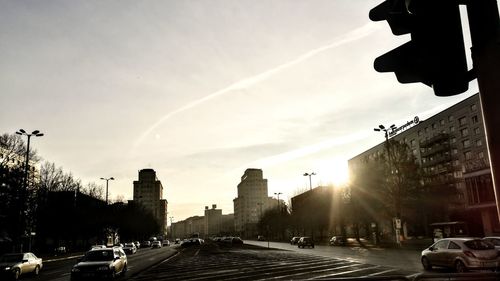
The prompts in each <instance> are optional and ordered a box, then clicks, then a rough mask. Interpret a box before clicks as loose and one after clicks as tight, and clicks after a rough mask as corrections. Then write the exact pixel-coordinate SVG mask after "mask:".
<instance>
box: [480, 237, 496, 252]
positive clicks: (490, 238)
mask: <svg viewBox="0 0 500 281" xmlns="http://www.w3.org/2000/svg"><path fill="white" fill-rule="evenodd" d="M483 240H485V241H488V242H490V243H491V244H493V245H494V246H495V249H497V251H500V237H497V236H490V237H484V238H483Z"/></svg>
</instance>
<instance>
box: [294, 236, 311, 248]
mask: <svg viewBox="0 0 500 281" xmlns="http://www.w3.org/2000/svg"><path fill="white" fill-rule="evenodd" d="M297 246H298V247H299V248H305V247H311V248H314V241H313V239H312V238H311V237H300V239H299V242H297Z"/></svg>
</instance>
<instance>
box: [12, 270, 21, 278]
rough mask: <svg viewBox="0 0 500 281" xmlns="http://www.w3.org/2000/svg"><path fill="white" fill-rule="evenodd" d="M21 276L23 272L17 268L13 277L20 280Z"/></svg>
mask: <svg viewBox="0 0 500 281" xmlns="http://www.w3.org/2000/svg"><path fill="white" fill-rule="evenodd" d="M20 275H21V272H20V271H19V268H16V269H15V270H14V274H13V275H12V277H13V279H14V280H19V276H20Z"/></svg>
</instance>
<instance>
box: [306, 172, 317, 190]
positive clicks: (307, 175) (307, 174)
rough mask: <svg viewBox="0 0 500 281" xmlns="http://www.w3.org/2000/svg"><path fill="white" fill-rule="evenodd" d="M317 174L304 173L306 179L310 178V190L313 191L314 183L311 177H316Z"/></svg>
mask: <svg viewBox="0 0 500 281" xmlns="http://www.w3.org/2000/svg"><path fill="white" fill-rule="evenodd" d="M315 175H316V173H315V172H312V173H304V177H309V190H312V181H311V177H312V176H315Z"/></svg>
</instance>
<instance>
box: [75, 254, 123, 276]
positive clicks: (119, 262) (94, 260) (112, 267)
mask: <svg viewBox="0 0 500 281" xmlns="http://www.w3.org/2000/svg"><path fill="white" fill-rule="evenodd" d="M127 265H128V262H127V255H126V254H125V252H124V251H123V249H122V248H121V247H113V248H106V249H93V250H90V251H88V252H87V253H85V255H84V256H83V258H81V259H80V260H79V262H78V263H77V264H76V265H75V266H73V268H72V269H71V280H72V281H74V280H84V279H88V280H95V279H101V278H102V279H114V278H115V277H117V276H118V275H122V276H123V275H125V273H126V272H127Z"/></svg>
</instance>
